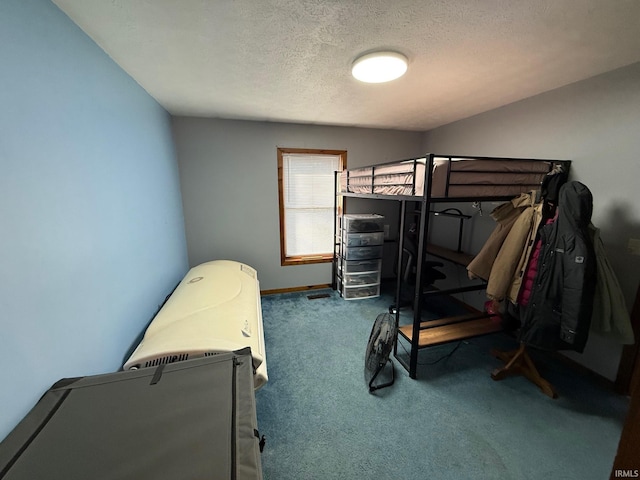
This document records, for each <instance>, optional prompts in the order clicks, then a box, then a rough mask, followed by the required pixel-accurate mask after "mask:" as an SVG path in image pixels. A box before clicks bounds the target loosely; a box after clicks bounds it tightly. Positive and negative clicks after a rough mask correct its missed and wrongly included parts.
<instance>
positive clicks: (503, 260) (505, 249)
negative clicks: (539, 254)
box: [487, 192, 542, 303]
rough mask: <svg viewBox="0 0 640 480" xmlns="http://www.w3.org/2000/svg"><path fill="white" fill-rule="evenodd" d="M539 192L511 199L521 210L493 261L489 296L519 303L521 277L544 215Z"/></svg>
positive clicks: (488, 284) (517, 208) (488, 286)
mask: <svg viewBox="0 0 640 480" xmlns="http://www.w3.org/2000/svg"><path fill="white" fill-rule="evenodd" d="M536 197H537V194H536V192H530V193H523V194H521V195H520V196H518V197H516V198H514V199H513V200H512V201H511V204H512V206H513V208H514V209H515V210H517V211H520V214H519V215H518V216H517V218H516V219H515V221H514V222H513V224H512V226H511V228H510V229H509V231H508V233H507V235H506V237H505V238H504V241H503V242H502V245H501V246H500V249H499V251H498V253H497V255H496V257H495V260H494V262H493V264H492V265H491V272H490V274H489V279H488V283H487V297H489V298H491V299H493V300H498V301H502V300H504V299H505V298H506V299H508V300H510V301H511V302H512V303H516V301H517V298H518V291H519V290H520V286H521V284H522V277H523V275H524V272H525V269H526V267H527V262H528V261H529V256H530V254H531V250H532V248H533V243H534V240H535V236H536V232H537V230H538V226H539V225H540V221H541V219H542V203H541V202H538V203H536Z"/></svg>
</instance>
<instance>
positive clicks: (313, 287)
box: [260, 283, 331, 295]
mask: <svg viewBox="0 0 640 480" xmlns="http://www.w3.org/2000/svg"><path fill="white" fill-rule="evenodd" d="M325 288H331V284H329V283H326V284H322V285H307V286H303V287H289V288H275V289H272V290H260V295H274V294H277V293H294V292H307V291H309V290H322V289H325Z"/></svg>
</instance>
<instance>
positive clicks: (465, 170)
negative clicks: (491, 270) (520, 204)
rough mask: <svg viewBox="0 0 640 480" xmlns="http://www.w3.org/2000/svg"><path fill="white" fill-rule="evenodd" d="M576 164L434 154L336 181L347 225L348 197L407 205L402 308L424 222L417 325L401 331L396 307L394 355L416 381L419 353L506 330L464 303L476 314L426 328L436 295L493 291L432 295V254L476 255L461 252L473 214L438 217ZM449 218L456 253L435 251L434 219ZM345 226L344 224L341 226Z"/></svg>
mask: <svg viewBox="0 0 640 480" xmlns="http://www.w3.org/2000/svg"><path fill="white" fill-rule="evenodd" d="M570 163H571V162H570V161H569V160H549V159H529V158H497V157H491V158H489V157H469V156H458V155H456V156H451V155H436V154H426V155H425V156H422V157H420V158H413V159H407V160H401V161H397V162H388V163H382V164H378V165H371V166H366V167H360V168H355V169H351V170H345V171H343V172H338V173H337V174H336V204H335V213H336V217H337V218H338V219H339V217H340V216H341V215H343V213H344V212H343V211H344V208H343V199H344V198H346V197H358V198H369V199H378V200H392V201H397V202H399V225H398V234H397V252H398V254H397V256H396V258H397V262H398V263H397V272H398V275H397V280H396V290H395V304H394V305H400V302H401V298H402V293H403V288H405V285H403V281H402V278H401V277H402V275H401V274H400V272H401V271H402V268H403V260H402V258H403V255H402V252H403V249H404V244H405V238H404V237H405V230H406V227H405V222H406V220H407V214H408V213H411V214H412V215H415V216H416V223H417V225H418V228H417V232H416V233H417V241H416V243H417V253H416V257H417V259H419V260H418V261H417V262H416V267H415V268H416V273H415V278H416V281H415V292H414V294H413V300H412V305H413V321H412V323H411V324H408V325H402V326H401V325H400V324H399V322H400V309H399V308H394V309H393V312H392V313H395V319H396V320H395V321H396V327H397V328H398V338H397V339H396V343H395V346H394V356H395V357H396V358H397V359H398V361H399V362H400V363H401V364H402V366H403V367H404V368H405V369H406V370H407V371H408V372H409V375H410V377H411V378H416V376H417V366H418V353H419V350H421V349H423V348H426V347H430V346H435V345H440V344H443V343H449V342H453V341H458V340H462V339H465V338H471V337H476V336H480V335H486V334H490V333H496V332H498V331H500V330H501V329H502V327H501V325H500V322H499V320H498V319H497V318H495V317H492V315H490V314H488V313H486V312H482V311H479V310H477V309H475V308H473V307H471V306H470V305H466V304H463V305H464V307H465V310H466V311H467V312H468V313H466V314H463V315H454V316H451V317H446V318H440V319H436V320H429V321H423V319H422V310H423V300H424V299H425V298H426V297H428V296H431V295H449V296H450V295H454V294H456V293H463V292H469V291H478V290H482V289H484V288H486V282H484V281H483V280H481V279H478V280H476V281H475V282H472V283H471V284H470V285H465V286H459V287H456V288H449V289H442V290H438V289H429V290H426V291H425V289H424V287H425V285H424V275H423V271H422V270H423V264H424V261H423V260H424V259H425V258H426V257H427V255H430V256H433V257H436V258H438V259H443V260H445V261H447V262H451V263H453V264H455V265H458V266H462V267H465V268H466V266H467V265H468V264H469V262H470V261H471V260H472V259H473V255H470V254H468V253H465V252H463V251H462V248H461V246H462V245H461V243H462V242H461V237H462V233H461V232H462V225H463V223H464V221H465V220H467V219H469V218H470V217H469V216H468V215H463V214H462V212H460V211H459V210H457V209H455V208H446V209H444V210H440V211H434V210H433V209H434V208H435V205H437V204H447V203H464V202H485V201H509V200H511V199H512V198H514V197H516V196H518V195H519V194H521V193H526V192H530V191H532V190H537V189H539V188H540V185H541V183H542V180H543V179H544V177H545V176H546V175H547V174H549V173H551V172H556V171H558V170H559V169H563V170H565V171H568V169H569V166H570ZM407 204H410V205H416V204H417V205H418V206H417V208H416V209H415V211H414V212H408V211H407ZM438 214H439V215H445V216H450V217H455V218H458V219H459V220H460V233H459V235H458V242H457V247H456V248H444V247H442V246H439V245H431V244H429V243H428V242H427V239H428V238H429V229H430V220H431V218H432V216H434V215H438ZM336 224H339V220H337V221H336ZM335 245H336V247H335V251H334V269H333V274H334V275H333V276H334V281H333V284H334V288H335V285H336V283H337V282H336V276H337V275H338V273H337V272H338V267H337V266H336V262H337V258H339V255H340V251H339V249H340V242H339V241H336V244H335ZM401 338H402V339H404V341H406V342H408V343H409V344H410V345H411V348H410V350H409V352H408V353H409V355H408V356H409V361H408V362H407V361H406V360H405V359H404V358H403V357H402V356H401V355H398V342H399V341H400V340H401Z"/></svg>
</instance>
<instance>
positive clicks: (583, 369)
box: [550, 352, 620, 393]
mask: <svg viewBox="0 0 640 480" xmlns="http://www.w3.org/2000/svg"><path fill="white" fill-rule="evenodd" d="M550 353H551V356H552V357H553V358H555V359H557V360H559V361H561V362H563V363H564V364H566V365H567V366H569V367H570V368H571V369H573V370H575V371H576V372H578V373H581V374H582V375H586V376H588V377H590V378H592V379H593V380H594V381H595V382H597V383H598V384H599V385H600V386H601V387H603V388H606V389H609V390H613V391H615V390H616V389H615V381H614V380H610V379H608V378H607V377H605V376H604V375H601V374H600V373H598V372H596V371H595V370H591V369H590V368H589V367H587V366H585V365H582V364H581V363H578V362H577V361H575V360H574V359H573V358H569V357H567V356H566V355H563V354H562V352H550ZM617 393H620V392H617Z"/></svg>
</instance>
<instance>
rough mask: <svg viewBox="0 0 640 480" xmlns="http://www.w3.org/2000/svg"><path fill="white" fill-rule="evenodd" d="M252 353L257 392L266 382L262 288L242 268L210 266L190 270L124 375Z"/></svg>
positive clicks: (248, 269) (249, 270)
mask: <svg viewBox="0 0 640 480" xmlns="http://www.w3.org/2000/svg"><path fill="white" fill-rule="evenodd" d="M244 347H250V348H251V354H252V357H253V365H254V369H255V387H256V389H257V388H260V387H261V386H262V385H264V384H265V383H266V382H267V380H268V376H267V362H266V354H265V346H264V332H263V325H262V306H261V302H260V284H259V281H258V275H257V272H256V271H255V270H254V269H253V268H251V267H250V266H248V265H245V264H244V263H240V262H235V261H231V260H214V261H211V262H206V263H203V264H201V265H198V266H196V267H193V268H192V269H191V270H189V272H188V273H187V275H185V277H184V278H183V279H182V281H181V282H180V283H179V284H178V286H177V287H176V289H175V290H174V292H173V293H172V294H171V296H170V297H169V299H168V300H167V301H166V302H165V304H164V305H163V306H162V308H161V309H160V311H159V312H158V313H157V314H156V316H155V317H154V318H153V320H152V321H151V323H150V324H149V326H148V327H147V329H146V331H145V333H144V337H143V339H142V341H141V342H140V344H139V345H138V347H137V348H136V349H135V350H134V352H133V354H132V355H131V356H130V357H129V359H128V360H127V361H126V362H125V364H124V367H123V368H124V369H125V370H128V369H132V368H133V369H135V368H145V367H155V366H157V365H160V364H163V363H172V362H175V361H181V360H186V359H191V358H198V357H203V356H210V355H215V354H217V353H221V352H229V351H234V350H239V349H241V348H244Z"/></svg>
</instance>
